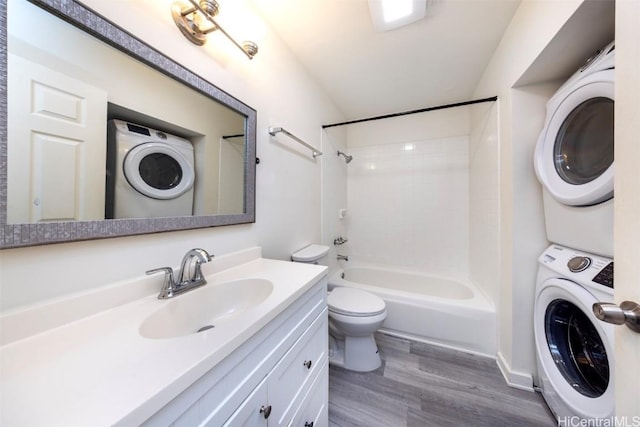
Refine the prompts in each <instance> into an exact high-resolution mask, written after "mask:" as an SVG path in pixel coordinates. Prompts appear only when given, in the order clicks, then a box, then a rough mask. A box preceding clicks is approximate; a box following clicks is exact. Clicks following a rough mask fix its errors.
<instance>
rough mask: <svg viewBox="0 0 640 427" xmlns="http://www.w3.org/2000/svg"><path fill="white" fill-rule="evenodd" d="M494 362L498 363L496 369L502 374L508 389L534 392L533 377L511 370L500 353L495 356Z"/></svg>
mask: <svg viewBox="0 0 640 427" xmlns="http://www.w3.org/2000/svg"><path fill="white" fill-rule="evenodd" d="M496 362H497V363H498V368H499V369H500V372H502V376H503V377H504V380H505V381H506V382H507V384H509V386H510V387H513V388H518V389H520V390H527V391H534V390H533V377H532V376H531V374H527V373H524V372H516V371H513V370H511V367H510V366H509V364H508V363H507V361H506V360H505V358H504V356H503V355H502V353H500V352H498V354H497V355H496Z"/></svg>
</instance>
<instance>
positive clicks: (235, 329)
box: [0, 249, 326, 427]
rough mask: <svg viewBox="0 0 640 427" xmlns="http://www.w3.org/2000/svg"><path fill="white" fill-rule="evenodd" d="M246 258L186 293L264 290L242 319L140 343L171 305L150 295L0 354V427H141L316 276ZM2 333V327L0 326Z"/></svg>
mask: <svg viewBox="0 0 640 427" xmlns="http://www.w3.org/2000/svg"><path fill="white" fill-rule="evenodd" d="M252 254H254V255H255V254H257V255H258V257H255V256H250V257H249V258H253V259H250V260H248V258H247V256H246V254H245V256H244V258H243V259H242V257H240V258H241V259H242V264H239V265H235V266H234V265H233V262H229V263H227V265H226V267H229V268H226V269H224V270H222V271H218V272H216V273H214V274H211V272H210V271H209V270H211V268H210V267H208V269H207V268H203V273H204V274H205V276H206V278H207V282H208V283H207V284H206V285H205V286H204V287H202V288H200V289H195V290H193V291H190V292H189V293H196V292H198V291H199V290H201V289H204V288H205V287H208V286H216V285H217V284H220V283H224V282H228V281H230V280H236V279H243V278H262V279H267V280H270V281H271V282H272V283H273V285H274V287H273V292H272V293H271V295H270V296H269V297H268V298H267V299H266V300H265V301H264V302H263V303H262V304H260V305H258V306H256V307H255V308H252V309H250V311H248V312H247V315H246V316H244V315H243V316H239V317H238V319H237V320H234V321H233V322H229V323H225V324H221V325H220V326H217V327H216V328H214V329H211V330H209V331H206V332H203V333H198V334H192V335H186V336H182V337H176V338H169V339H149V338H145V337H142V336H141V335H140V334H139V332H138V328H139V326H140V324H141V323H142V322H143V320H144V319H145V318H147V317H148V316H149V315H150V314H152V313H153V312H155V311H156V310H158V309H159V308H161V307H162V306H163V304H166V303H167V302H168V301H171V300H159V299H157V292H156V293H154V294H153V295H148V296H145V297H142V298H138V299H135V300H132V301H131V302H129V303H126V304H122V305H117V306H115V307H112V308H109V309H107V310H103V311H100V312H97V313H95V314H91V315H88V316H84V317H81V318H79V319H76V320H73V321H71V322H69V323H66V324H63V325H60V326H57V327H55V328H52V329H49V330H44V331H42V332H40V333H37V334H35V335H31V336H27V337H21V339H17V340H15V341H13V342H9V343H8V344H5V345H3V346H2V347H0V365H1V368H0V393H1V394H0V396H1V398H0V402H1V403H0V405H1V406H0V425H2V426H5V427H7V426H55V425H60V426H65V427H67V426H73V425H79V426H88V425H91V426H99V425H114V424H119V425H137V424H139V423H141V422H142V421H144V420H146V419H147V418H148V417H149V416H151V415H152V414H153V413H155V412H156V411H158V410H159V409H160V408H162V407H163V406H164V405H166V404H167V403H168V402H169V401H170V400H172V399H173V398H174V397H175V396H176V395H178V394H179V393H180V392H182V391H183V390H184V389H186V388H187V387H188V386H189V385H191V384H192V383H193V382H194V381H196V380H197V379H198V378H200V377H201V376H202V375H203V374H205V373H206V372H207V371H209V370H210V369H211V368H213V367H214V366H216V365H217V364H218V363H219V362H220V361H221V360H223V359H224V358H225V357H226V356H228V355H229V354H230V353H231V352H233V351H234V350H235V349H236V348H238V347H239V346H240V345H241V344H242V343H243V342H245V341H246V340H247V339H248V338H250V337H251V336H252V335H253V334H255V333H256V332H257V331H259V330H260V329H261V328H262V327H263V326H265V325H266V324H267V323H268V322H269V321H271V320H272V319H273V318H274V317H276V316H277V315H278V314H279V313H280V312H282V311H283V310H284V309H285V308H286V307H287V306H289V305H290V304H291V303H292V302H293V301H295V300H296V299H297V298H298V297H299V296H300V295H302V294H303V293H304V292H305V291H306V290H308V289H309V288H310V287H311V286H312V285H313V284H315V283H317V281H318V280H319V279H320V278H321V277H322V276H324V275H325V274H326V267H321V266H314V265H308V264H298V263H292V262H286V261H275V260H269V259H264V258H260V257H259V256H260V251H259V249H258V250H257V251H256V250H255V249H254V250H253V252H252ZM224 264H225V263H224V262H220V263H219V265H224ZM203 267H207V264H204V265H203ZM160 276H161V275H160ZM160 276H159V277H157V279H156V280H157V284H158V289H157V290H158V291H159V286H160V284H161V277H160ZM141 281H142V279H141ZM130 286H132V285H130ZM111 292H113V291H111ZM180 297H181V295H180V296H177V297H175V298H180ZM65 303H66V305H65ZM75 305H78V304H77V303H76V304H75ZM71 306H72V305H69V304H68V302H66V301H65V300H61V301H58V302H56V304H53V305H51V304H50V305H48V306H47V307H46V308H45V307H43V309H44V310H46V312H47V313H55V311H56V307H57V308H58V309H59V310H62V311H64V310H67V309H69V307H71ZM37 309H38V308H31V309H30V310H31V312H32V313H30V314H34V313H33V312H34V310H37ZM85 311H86V308H85ZM18 314H19V315H22V317H21V318H20V317H19V316H18V317H15V316H16V314H15V313H12V315H13V316H14V317H15V319H17V318H20V319H21V321H23V322H24V319H29V317H28V316H25V315H23V314H20V313H18ZM36 317H37V313H36ZM15 319H13V321H14V322H15ZM7 325H11V320H10V319H8V318H7V322H3V325H2V326H3V327H5V326H7Z"/></svg>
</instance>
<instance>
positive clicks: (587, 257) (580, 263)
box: [538, 245, 613, 289]
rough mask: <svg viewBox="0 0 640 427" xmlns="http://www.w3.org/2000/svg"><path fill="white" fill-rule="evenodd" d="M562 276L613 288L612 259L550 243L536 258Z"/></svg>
mask: <svg viewBox="0 0 640 427" xmlns="http://www.w3.org/2000/svg"><path fill="white" fill-rule="evenodd" d="M538 261H539V262H540V264H542V265H544V266H545V267H547V268H549V269H551V270H553V271H555V272H556V273H558V274H559V275H560V276H562V277H566V278H569V279H571V280H574V281H576V282H579V283H582V284H585V285H591V286H606V287H607V288H610V289H613V260H612V259H611V258H606V257H602V256H599V255H594V254H589V253H586V252H582V251H578V250H576V249H571V248H567V247H565V246H560V245H551V246H549V248H547V250H546V251H545V252H544V253H543V254H542V255H541V256H540V258H539V259H538Z"/></svg>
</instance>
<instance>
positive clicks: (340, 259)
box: [337, 254, 349, 261]
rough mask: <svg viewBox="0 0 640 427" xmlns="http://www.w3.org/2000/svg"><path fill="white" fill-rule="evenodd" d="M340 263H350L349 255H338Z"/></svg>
mask: <svg viewBox="0 0 640 427" xmlns="http://www.w3.org/2000/svg"><path fill="white" fill-rule="evenodd" d="M337 258H338V261H349V256H348V255H340V254H338V257H337Z"/></svg>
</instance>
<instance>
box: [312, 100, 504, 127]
mask: <svg viewBox="0 0 640 427" xmlns="http://www.w3.org/2000/svg"><path fill="white" fill-rule="evenodd" d="M497 100H498V97H497V96H492V97H490V98H482V99H474V100H472V101H465V102H456V103H455V104H445V105H438V106H435V107H427V108H421V109H419V110H410V111H403V112H401V113H391V114H385V115H382V116H374V117H368V118H366V119H357V120H350V121H348V122H341V123H333V124H330V125H322V129H327V128H332V127H335V126H344V125H351V124H354V123H362V122H370V121H373V120H381V119H389V118H392V117H400V116H406V115H408V114H416V113H424V112H427V111H435V110H443V109H445V108H453V107H462V106H464V105H472V104H480V103H481V102H493V101H497Z"/></svg>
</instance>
